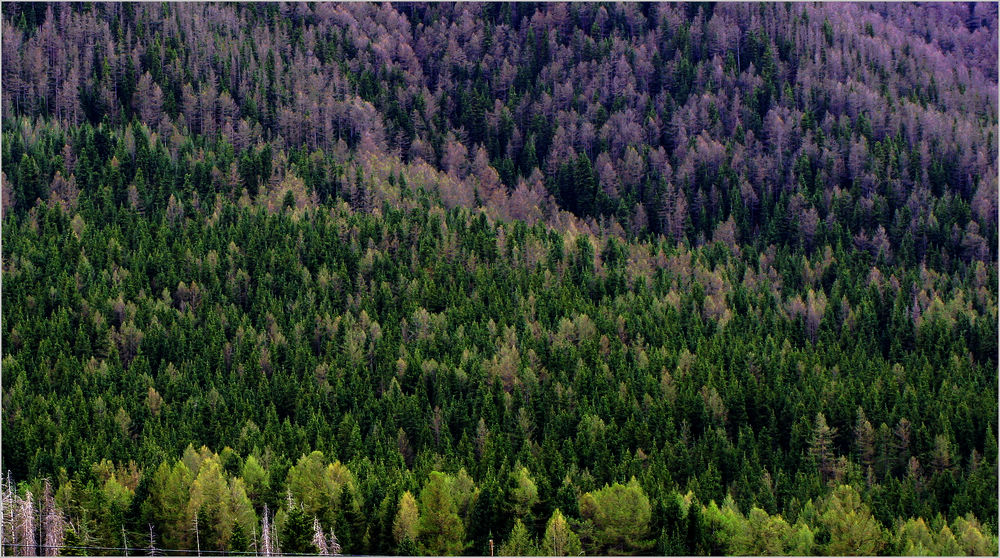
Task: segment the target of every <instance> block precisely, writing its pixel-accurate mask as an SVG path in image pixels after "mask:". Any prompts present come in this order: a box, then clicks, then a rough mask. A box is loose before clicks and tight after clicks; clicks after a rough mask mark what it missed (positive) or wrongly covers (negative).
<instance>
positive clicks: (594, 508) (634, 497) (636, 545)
mask: <svg viewBox="0 0 1000 558" xmlns="http://www.w3.org/2000/svg"><path fill="white" fill-rule="evenodd" d="M650 514H651V509H650V505H649V497H647V496H646V493H645V491H643V489H642V487H641V486H639V482H638V481H637V480H636V479H635V477H632V480H630V481H629V482H628V484H625V485H622V484H619V483H614V484H612V485H611V486H605V487H604V488H602V489H600V490H596V491H594V492H587V493H586V494H584V495H583V497H582V498H580V515H581V517H583V518H584V520H586V521H589V522H591V523H592V524H593V527H594V529H595V535H596V536H595V542H596V543H597V545H596V547H595V550H597V551H598V553H605V552H609V551H615V552H617V553H623V552H635V551H637V550H642V549H646V548H649V547H651V546H652V541H650V540H647V539H646V537H647V536H648V535H649V520H650Z"/></svg>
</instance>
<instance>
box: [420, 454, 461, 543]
mask: <svg viewBox="0 0 1000 558" xmlns="http://www.w3.org/2000/svg"><path fill="white" fill-rule="evenodd" d="M452 482H453V479H452V478H451V477H449V476H448V475H445V474H444V473H440V472H437V471H433V472H431V474H430V477H429V478H428V481H427V484H425V485H424V488H423V489H422V490H421V491H420V522H419V523H418V527H417V532H418V535H417V542H418V543H419V545H420V546H419V548H420V553H421V554H424V555H431V556H447V555H457V554H461V553H462V550H463V547H464V543H463V540H464V529H463V527H462V521H461V519H459V517H458V513H457V510H456V506H455V499H454V495H453V494H452V491H451V485H452Z"/></svg>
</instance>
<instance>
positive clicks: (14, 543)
mask: <svg viewBox="0 0 1000 558" xmlns="http://www.w3.org/2000/svg"><path fill="white" fill-rule="evenodd" d="M42 486H43V489H42V495H41V498H38V497H37V496H35V495H33V494H32V493H31V491H30V490H26V491H24V493H23V494H22V495H19V494H18V492H17V490H16V489H15V486H14V480H13V477H11V476H10V475H9V474H8V476H7V480H6V481H4V482H2V483H0V506H2V507H3V523H2V531H3V537H2V539H3V543H2V546H3V549H4V552H5V553H7V554H10V555H15V556H59V554H60V552H61V550H62V549H63V541H64V538H65V532H66V528H67V523H66V518H65V516H64V515H63V512H62V510H61V509H59V507H58V506H57V505H56V502H55V497H54V494H53V492H52V485H51V484H50V483H49V480H48V479H45V480H44V482H43V485H42Z"/></svg>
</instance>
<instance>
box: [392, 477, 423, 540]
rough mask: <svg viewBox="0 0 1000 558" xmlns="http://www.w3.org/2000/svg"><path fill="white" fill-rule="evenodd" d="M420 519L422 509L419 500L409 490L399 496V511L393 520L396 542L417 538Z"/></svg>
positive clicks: (393, 535)
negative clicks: (418, 505)
mask: <svg viewBox="0 0 1000 558" xmlns="http://www.w3.org/2000/svg"><path fill="white" fill-rule="evenodd" d="M419 521H420V511H419V510H418V509H417V500H416V499H415V498H414V497H413V494H411V493H410V491H409V490H407V491H406V492H404V493H403V495H402V496H400V497H399V511H397V512H396V519H395V520H394V521H393V522H392V537H393V538H394V539H396V544H402V543H403V541H405V540H406V539H410V540H411V541H416V540H417V524H418V522H419Z"/></svg>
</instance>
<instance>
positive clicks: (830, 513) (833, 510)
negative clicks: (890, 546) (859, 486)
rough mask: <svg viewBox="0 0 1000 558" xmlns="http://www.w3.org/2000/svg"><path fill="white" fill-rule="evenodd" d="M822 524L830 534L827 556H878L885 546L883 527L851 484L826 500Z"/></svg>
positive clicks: (844, 486) (839, 488)
mask: <svg viewBox="0 0 1000 558" xmlns="http://www.w3.org/2000/svg"><path fill="white" fill-rule="evenodd" d="M819 521H820V523H821V524H822V525H823V526H824V527H825V528H826V529H827V531H829V533H830V542H829V544H828V545H827V548H826V551H827V554H833V555H844V556H874V555H875V554H878V551H879V550H881V549H882V547H883V546H884V545H885V537H884V536H883V533H882V527H881V525H879V523H878V521H877V520H876V519H875V518H874V517H872V514H871V511H870V510H869V509H868V506H866V505H865V504H864V503H863V502H861V495H860V494H858V492H857V490H855V489H854V488H853V487H851V486H849V485H841V486H838V487H837V489H836V490H834V491H833V492H832V493H831V494H830V496H829V497H827V498H826V500H825V502H824V503H823V506H822V507H821V511H820V516H819Z"/></svg>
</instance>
